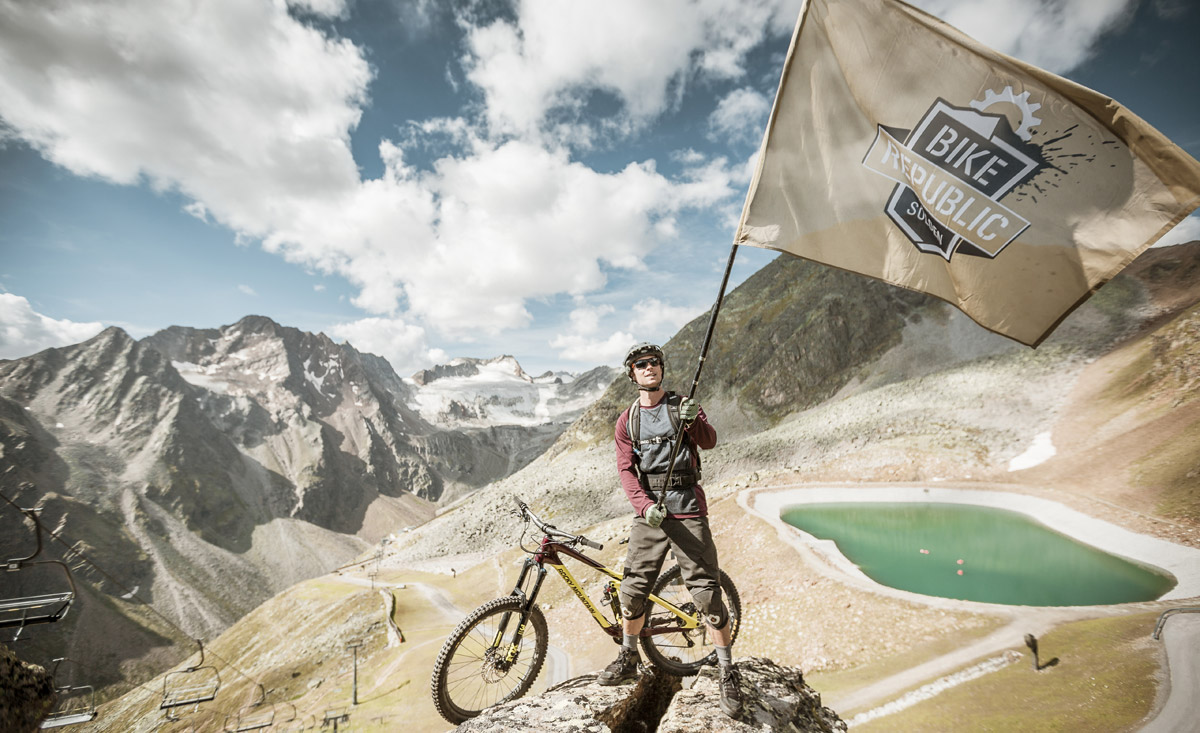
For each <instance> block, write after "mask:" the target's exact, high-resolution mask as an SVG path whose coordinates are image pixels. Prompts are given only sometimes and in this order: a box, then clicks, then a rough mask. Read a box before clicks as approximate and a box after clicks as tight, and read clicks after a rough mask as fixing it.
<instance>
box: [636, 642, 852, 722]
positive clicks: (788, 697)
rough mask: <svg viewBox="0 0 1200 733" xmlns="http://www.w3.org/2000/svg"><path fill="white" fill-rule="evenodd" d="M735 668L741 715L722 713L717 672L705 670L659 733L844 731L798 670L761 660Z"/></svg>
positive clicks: (678, 699) (675, 704) (678, 697)
mask: <svg viewBox="0 0 1200 733" xmlns="http://www.w3.org/2000/svg"><path fill="white" fill-rule="evenodd" d="M737 668H738V671H739V672H740V673H741V676H742V684H741V688H742V712H741V714H740V715H738V716H737V718H730V717H729V716H727V715H725V713H723V712H721V708H720V707H719V706H718V701H719V700H720V697H721V692H720V690H719V689H718V687H717V680H718V672H717V670H716V668H714V667H705V668H704V669H702V670H701V671H700V674H699V675H697V676H696V678H695V681H694V682H693V683H692V685H691V687H690V688H689V689H686V690H681V691H680V692H679V693H678V694H677V695H675V698H674V699H673V700H672V701H671V704H670V706H669V707H668V708H667V712H666V714H665V715H663V717H662V719H661V720H660V721H659V724H658V728H657V730H658V733H688V732H690V731H698V730H702V731H705V732H706V733H725V732H726V731H728V732H729V733H735V732H740V731H754V730H769V731H788V732H789V733H798V732H799V731H804V733H809V732H810V731H811V732H812V733H816V732H817V731H821V733H832V732H833V731H845V730H846V723H845V722H844V721H843V720H842V719H841V718H839V717H838V714H837V713H835V712H834V711H832V710H830V709H829V708H827V707H823V706H822V705H821V695H820V693H818V692H817V691H816V690H814V689H812V688H811V687H809V686H808V685H807V684H805V682H804V677H803V675H802V674H801V672H800V670H799V669H798V668H796V667H783V666H780V665H778V664H775V662H773V661H771V660H770V659H764V658H761V657H746V658H744V659H739V660H738V661H737Z"/></svg>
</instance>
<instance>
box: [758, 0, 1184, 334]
mask: <svg viewBox="0 0 1200 733" xmlns="http://www.w3.org/2000/svg"><path fill="white" fill-rule="evenodd" d="M1198 206H1200V163H1197V162H1196V160H1195V159H1194V158H1192V157H1191V156H1190V155H1188V154H1187V153H1185V152H1184V151H1183V150H1181V149H1180V148H1179V147H1178V146H1176V145H1175V144H1173V143H1172V142H1171V141H1170V140H1168V139H1166V138H1165V137H1163V135H1162V134H1161V133H1159V132H1158V131H1157V130H1155V129H1154V128H1152V127H1151V126H1150V125H1148V124H1146V122H1144V121H1143V120H1141V119H1140V118H1138V117H1137V116H1135V115H1134V114H1132V113H1131V112H1129V110H1127V109H1125V108H1124V107H1122V106H1121V105H1120V104H1118V103H1116V102H1114V101H1113V100H1111V99H1109V98H1107V97H1104V96H1103V95H1100V94H1097V93H1096V92H1093V91H1091V90H1090V89H1087V88H1085V87H1081V86H1079V85H1078V84H1075V83H1073V82H1071V81H1068V80H1066V79H1063V78H1061V77H1058V76H1055V75H1054V74H1051V73H1049V72H1047V71H1043V70H1042V69H1038V68H1036V67H1033V66H1030V65H1028V64H1025V63H1023V62H1021V61H1017V60H1016V59H1013V58H1010V57H1008V56H1005V55H1003V54H1000V53H997V52H996V51H993V50H991V49H988V48H986V47H984V46H981V45H980V44H979V43H977V42H975V41H974V40H972V39H971V38H969V37H967V36H966V35H964V34H962V33H960V32H959V31H957V30H955V29H954V28H952V27H950V26H948V25H946V24H945V23H943V22H941V21H940V20H938V19H937V18H934V17H933V16H930V15H928V14H926V13H923V12H921V11H920V10H917V9H915V8H913V7H911V6H908V5H905V4H904V3H901V2H896V1H895V0H808V2H807V3H806V4H805V7H804V10H802V11H801V14H800V19H799V21H798V22H797V24H796V30H795V33H794V35H793V36H792V45H791V49H790V50H789V52H788V57H787V61H786V64H785V66H784V70H783V77H782V79H781V81H780V84H779V92H778V95H777V96H776V99H775V107H774V109H773V111H772V113H771V120H770V122H769V124H768V126H767V133H766V137H765V138H764V140H763V145H762V149H761V151H760V154H759V160H758V170H757V171H756V173H755V175H754V179H753V181H752V183H751V184H750V192H749V194H748V196H747V199H746V206H745V209H744V210H743V212H742V220H741V223H740V224H739V226H738V231H737V235H736V238H735V240H734V243H735V244H749V245H753V246H757V247H766V248H769V249H776V250H780V251H782V252H788V253H790V254H793V255H797V256H800V257H804V258H806V259H810V260H815V261H818V262H823V263H826V264H829V265H833V266H834V267H839V268H842V269H845V270H850V271H853V272H858V273H861V274H863V275H868V276H870V277H874V278H878V279H880V280H884V281H886V282H889V283H893V284H895V285H900V286H903V287H906V288H911V289H913V290H920V291H923V292H926V293H930V294H932V295H935V296H937V297H939V298H942V299H943V300H945V301H947V302H949V303H951V304H953V305H955V306H956V307H958V308H960V309H961V310H962V311H963V312H964V313H966V314H967V315H969V316H970V317H971V318H972V319H974V320H975V321H976V322H978V323H979V324H980V325H982V326H984V327H985V328H988V329H991V330H993V331H996V332H997V333H1001V334H1004V335H1005V336H1008V337H1010V338H1013V339H1015V340H1017V341H1020V342H1022V343H1025V344H1029V345H1030V346H1037V345H1038V344H1039V343H1041V341H1042V340H1043V339H1044V338H1046V336H1047V335H1049V333H1050V332H1051V331H1052V330H1053V329H1054V327H1055V326H1056V325H1058V323H1059V322H1060V321H1062V319H1063V318H1065V317H1066V316H1067V314H1069V313H1070V312H1071V311H1072V310H1073V309H1074V308H1075V307H1076V306H1078V305H1079V304H1080V303H1082V302H1083V300H1085V299H1086V298H1087V297H1088V296H1089V295H1090V294H1091V293H1093V292H1095V291H1096V289H1097V288H1099V287H1100V286H1101V285H1103V284H1104V283H1105V282H1107V281H1108V280H1109V279H1110V278H1112V277H1113V276H1115V275H1116V274H1117V273H1118V272H1119V271H1120V270H1121V268H1123V267H1125V266H1126V265H1127V264H1129V263H1130V262H1131V261H1132V260H1133V258H1134V257H1136V256H1137V255H1138V254H1139V253H1141V252H1142V251H1143V250H1144V249H1146V248H1147V247H1149V246H1150V245H1151V244H1153V243H1154V242H1155V241H1156V240H1157V239H1158V238H1159V237H1160V236H1162V235H1163V234H1164V233H1166V232H1167V231H1168V230H1169V229H1170V228H1171V227H1173V226H1174V225H1175V224H1177V223H1178V222H1180V221H1181V220H1182V219H1183V218H1184V217H1186V216H1187V215H1188V214H1189V213H1191V212H1192V211H1193V210H1195V209H1196V208H1197V207H1198Z"/></svg>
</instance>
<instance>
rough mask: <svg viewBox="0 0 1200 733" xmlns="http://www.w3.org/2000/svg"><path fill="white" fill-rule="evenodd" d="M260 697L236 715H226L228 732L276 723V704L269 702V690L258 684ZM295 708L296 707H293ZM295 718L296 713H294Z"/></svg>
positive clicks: (267, 726)
mask: <svg viewBox="0 0 1200 733" xmlns="http://www.w3.org/2000/svg"><path fill="white" fill-rule="evenodd" d="M258 692H259V698H258V701H257V702H252V703H250V704H249V705H247V706H245V707H243V708H242V709H241V710H239V711H238V712H237V714H236V715H227V716H225V728H224V730H225V732H226V733H242V731H248V730H260V729H262V728H269V727H271V726H272V725H274V724H275V706H274V705H268V704H267V691H266V690H265V689H263V686H262V685H261V684H259V685H258ZM293 710H294V708H293ZM292 717H293V718H294V717H295V715H294V714H293V716H292Z"/></svg>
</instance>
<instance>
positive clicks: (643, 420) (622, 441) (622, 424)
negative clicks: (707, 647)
mask: <svg viewBox="0 0 1200 733" xmlns="http://www.w3.org/2000/svg"><path fill="white" fill-rule="evenodd" d="M665 370H666V357H665V356H664V355H663V352H662V349H660V348H659V347H658V346H655V345H654V344H649V343H642V344H638V345H637V346H635V347H633V348H632V349H630V350H629V352H628V353H627V354H626V355H625V373H626V375H627V376H628V377H629V381H631V382H633V383H634V385H636V386H637V388H638V402H637V404H635V405H632V406H630V409H629V410H626V411H625V412H623V413H621V416H620V417H619V418H618V419H617V425H616V431H615V438H616V445H617V472H618V474H619V476H620V479H621V488H622V489H624V490H625V496H626V497H628V499H629V503H630V504H632V505H633V508H634V510H635V511H636V512H637V517H636V518H635V519H634V521H633V527H632V529H631V530H630V534H629V552H628V554H627V555H626V558H625V573H624V578H623V579H622V580H621V613H622V614H623V616H624V618H623V623H622V626H623V631H624V639H623V644H622V646H621V652H620V654H619V655H618V656H617V658H616V660H615V661H613V663H612V664H610V665H608V667H606V668H605V669H604V671H603V672H601V673H600V675H599V677H598V679H597V681H598V682H599V683H600V684H602V685H616V684H620V683H621V682H625V681H627V680H630V679H634V678H636V677H637V665H638V652H637V641H638V635H639V634H640V632H641V630H642V626H643V624H644V622H645V616H644V614H645V604H646V597H647V596H648V595H649V593H650V587H651V586H652V585H653V583H654V581H655V579H657V577H658V573H659V571H660V570H661V569H662V564H663V560H664V559H665V558H666V554H667V550H668V549H671V550H674V553H675V559H676V560H677V561H678V562H679V567H680V570H682V573H683V580H684V583H685V584H686V585H687V588H688V591H689V592H691V594H692V598H693V599H694V600H695V601H696V605H697V606H699V608H700V610H701V611H702V613H703V614H704V620H705V622H706V623H707V625H708V637H709V639H710V640H711V641H712V643H713V646H715V647H716V652H717V662H718V664H719V666H720V670H721V683H720V689H721V709H722V710H723V711H724V712H725V714H726V715H729V716H731V717H732V716H735V715H737V714H738V712H739V711H740V710H741V707H742V696H741V690H740V688H739V682H740V679H739V676H738V672H737V669H736V668H735V667H734V666H733V659H732V656H731V654H730V649H729V645H730V623H729V612H728V610H727V609H726V607H725V601H724V599H723V598H722V597H721V585H720V576H719V574H718V571H717V567H718V566H717V548H716V545H714V544H713V539H712V532H711V531H710V530H709V526H708V505H707V503H706V501H705V497H704V489H703V488H701V487H700V484H699V483H698V482H699V479H700V471H699V469H700V460H699V456H698V454H697V450H698V449H704V450H709V449H711V448H712V447H713V446H715V445H716V444H717V431H716V430H714V429H713V427H712V426H711V425H709V424H708V418H707V417H705V415H704V411H703V410H701V409H700V405H699V403H697V402H696V401H695V400H692V399H688V398H686V397H680V396H679V395H676V394H674V393H673V392H666V391H664V390H663V388H662V384H663V374H664V372H665ZM635 409H636V410H637V413H636V414H634V413H633V411H634V410H635ZM673 413H674V414H673ZM672 418H675V420H673V419H672ZM673 423H676V424H678V423H681V424H684V425H686V426H687V427H686V430H685V431H684V435H685V436H686V437H685V439H684V441H683V445H682V446H680V448H679V453H678V455H677V456H676V460H675V467H674V469H673V471H672V478H671V485H670V486H668V487H666V489H665V491H666V496H665V502H664V506H661V507H660V506H659V504H658V497H659V494H660V493H661V492H662V491H663V490H664V489H663V487H664V482H665V479H666V471H667V464H668V463H669V462H670V455H671V445H672V443H673V442H674V438H675V434H676V430H677V428H676V427H675V424H673Z"/></svg>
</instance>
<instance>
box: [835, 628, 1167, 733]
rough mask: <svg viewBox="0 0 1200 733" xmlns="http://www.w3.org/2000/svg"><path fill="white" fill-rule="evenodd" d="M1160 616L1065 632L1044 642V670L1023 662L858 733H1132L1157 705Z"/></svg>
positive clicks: (871, 723) (863, 727) (1060, 630)
mask: <svg viewBox="0 0 1200 733" xmlns="http://www.w3.org/2000/svg"><path fill="white" fill-rule="evenodd" d="M1156 615H1157V614H1155V613H1141V614H1135V615H1131V616H1118V617H1115V618H1104V619H1093V620H1089V621H1079V622H1075V623H1071V624H1065V625H1063V626H1062V627H1060V628H1058V629H1055V630H1054V631H1052V632H1051V633H1049V634H1046V635H1045V636H1043V637H1042V638H1040V639H1039V640H1038V647H1039V653H1040V654H1041V661H1042V663H1043V664H1044V663H1046V662H1048V661H1050V660H1051V659H1052V658H1058V660H1059V661H1058V663H1057V664H1055V665H1054V666H1050V667H1046V668H1044V669H1042V670H1041V671H1034V669H1033V664H1032V660H1031V659H1030V658H1029V655H1028V651H1027V650H1024V649H1023V648H1022V649H1020V650H1018V651H1024V652H1025V658H1023V659H1022V660H1020V661H1019V662H1017V663H1015V664H1010V665H1008V666H1007V667H1004V668H1003V669H1001V670H999V671H997V672H994V673H992V674H989V675H986V676H984V677H981V678H978V679H975V680H972V681H970V682H967V683H964V684H962V685H959V686H958V687H954V688H952V689H950V690H947V691H946V692H943V693H942V694H940V695H938V696H937V697H934V698H932V699H930V700H927V701H925V702H922V703H918V704H917V705H915V706H913V707H911V708H908V709H907V710H903V711H901V712H899V713H894V714H892V715H889V716H886V717H883V718H876V719H875V720H873V721H868V722H867V723H864V724H862V725H861V726H855V730H856V731H863V733H872V732H873V731H909V730H911V731H962V730H972V731H1015V730H1020V731H1062V730H1097V731H1099V730H1105V731H1119V730H1129V729H1131V728H1133V727H1134V726H1136V725H1137V723H1138V722H1139V721H1141V720H1142V719H1143V718H1145V717H1146V715H1147V713H1149V711H1150V707H1151V705H1152V704H1153V703H1154V696H1155V691H1156V688H1157V684H1158V680H1157V676H1158V674H1159V667H1160V665H1161V663H1162V659H1163V652H1162V643H1161V642H1157V641H1153V640H1152V639H1151V637H1150V632H1151V631H1152V630H1153V629H1154V621H1155V618H1156Z"/></svg>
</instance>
